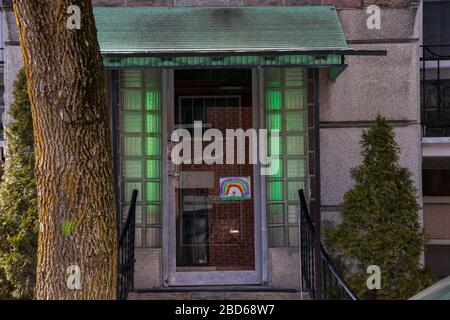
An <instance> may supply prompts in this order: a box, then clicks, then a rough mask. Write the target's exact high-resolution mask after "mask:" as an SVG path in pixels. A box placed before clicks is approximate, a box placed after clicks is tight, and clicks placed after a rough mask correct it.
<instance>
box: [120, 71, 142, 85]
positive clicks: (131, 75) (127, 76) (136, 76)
mask: <svg viewBox="0 0 450 320" xmlns="http://www.w3.org/2000/svg"><path fill="white" fill-rule="evenodd" d="M122 86H123V87H126V88H140V87H141V71H140V70H130V69H126V70H123V71H122Z"/></svg>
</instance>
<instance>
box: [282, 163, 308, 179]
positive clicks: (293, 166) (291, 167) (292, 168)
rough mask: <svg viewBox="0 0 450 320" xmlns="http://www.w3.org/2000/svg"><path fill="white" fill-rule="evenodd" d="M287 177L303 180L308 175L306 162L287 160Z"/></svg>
mask: <svg viewBox="0 0 450 320" xmlns="http://www.w3.org/2000/svg"><path fill="white" fill-rule="evenodd" d="M286 166H287V177H288V178H303V177H305V175H306V168H305V160H304V159H289V160H287V165H286Z"/></svg>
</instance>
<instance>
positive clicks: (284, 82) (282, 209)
mask: <svg viewBox="0 0 450 320" xmlns="http://www.w3.org/2000/svg"><path fill="white" fill-rule="evenodd" d="M264 79H265V80H264V82H265V122H266V128H267V129H268V131H269V137H270V131H271V130H274V129H277V130H279V131H280V149H281V150H280V152H279V154H280V158H279V166H278V167H279V170H278V172H276V173H274V174H272V175H271V176H267V177H266V181H267V182H266V184H267V185H266V190H267V191H266V194H267V198H266V200H267V215H268V217H267V223H268V239H269V246H270V247H288V246H298V237H299V234H298V216H299V214H300V207H299V197H298V190H299V189H305V188H306V186H307V184H306V181H307V172H308V171H307V150H306V141H307V140H306V133H307V92H308V91H307V87H306V84H307V81H306V70H305V69H300V68H270V69H266V70H265V76H264ZM270 147H271V146H270V140H269V143H268V150H269V153H270ZM306 194H308V193H307V192H306Z"/></svg>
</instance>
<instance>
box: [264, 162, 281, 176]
mask: <svg viewBox="0 0 450 320" xmlns="http://www.w3.org/2000/svg"><path fill="white" fill-rule="evenodd" d="M267 167H270V168H271V170H272V171H271V172H270V173H268V174H270V177H271V178H283V159H279V158H278V159H272V160H270V164H269V165H267Z"/></svg>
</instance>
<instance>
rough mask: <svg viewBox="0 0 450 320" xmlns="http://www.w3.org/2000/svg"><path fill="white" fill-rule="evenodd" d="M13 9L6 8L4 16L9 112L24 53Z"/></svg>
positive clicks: (6, 116)
mask: <svg viewBox="0 0 450 320" xmlns="http://www.w3.org/2000/svg"><path fill="white" fill-rule="evenodd" d="M11 10H12V9H11V7H4V11H3V12H2V13H1V14H3V39H4V42H5V53H4V57H5V69H4V70H5V71H4V84H5V95H4V98H5V109H6V110H8V107H9V105H10V104H11V102H12V100H13V97H12V92H13V84H14V81H15V79H16V76H17V73H18V71H19V70H20V69H21V68H22V65H23V62H22V53H21V50H20V46H19V43H18V41H19V31H18V28H17V24H16V17H15V15H14V13H13V12H12V11H11ZM2 120H3V123H4V124H7V123H8V122H9V116H8V113H7V112H5V113H3V119H2Z"/></svg>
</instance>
